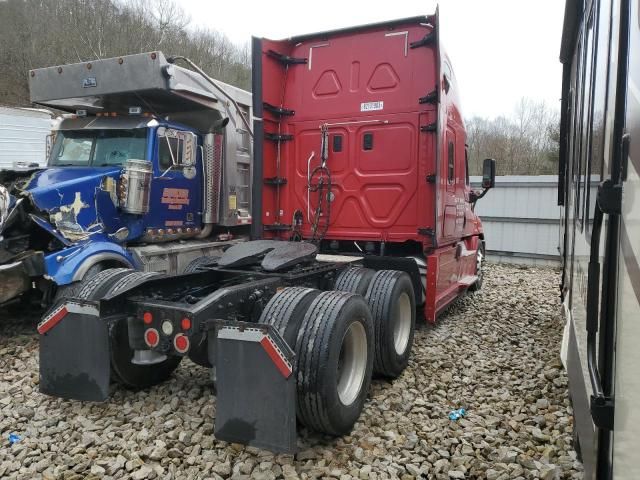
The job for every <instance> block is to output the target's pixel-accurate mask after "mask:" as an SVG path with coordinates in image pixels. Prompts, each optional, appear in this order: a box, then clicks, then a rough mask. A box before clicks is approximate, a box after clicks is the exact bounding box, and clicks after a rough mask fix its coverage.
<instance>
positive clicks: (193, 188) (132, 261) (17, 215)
mask: <svg viewBox="0 0 640 480" xmlns="http://www.w3.org/2000/svg"><path fill="white" fill-rule="evenodd" d="M177 60H180V61H182V63H186V64H187V65H189V66H190V67H191V69H189V68H184V67H181V66H178V65H177V64H176V61H177ZM29 86H30V93H31V101H32V102H33V103H34V104H37V105H41V106H44V107H47V108H51V109H55V110H59V111H62V112H65V113H63V114H62V115H61V121H60V122H59V124H58V126H57V128H56V129H55V130H54V132H53V133H52V147H51V151H50V156H49V159H48V161H47V166H46V168H37V169H33V170H29V171H10V170H4V171H0V305H5V304H8V303H10V302H14V301H16V300H17V299H19V298H21V297H24V296H25V295H26V294H30V295H33V294H36V296H37V298H38V300H39V301H40V302H41V303H42V304H43V305H47V304H50V303H51V301H52V300H53V299H54V298H59V297H61V296H71V295H73V294H74V293H75V291H74V289H75V288H77V285H78V284H79V282H80V281H81V280H86V279H87V278H88V277H90V276H92V275H95V274H96V273H97V272H99V271H101V270H104V269H106V268H113V267H124V268H135V269H138V270H141V271H145V272H149V275H153V273H152V272H165V273H181V272H184V271H185V270H189V268H192V267H190V264H192V263H193V262H194V260H195V261H196V262H197V261H199V260H198V259H201V258H202V257H206V256H207V255H212V254H215V253H219V252H221V251H222V250H223V249H224V248H225V247H227V246H228V245H229V244H231V243H234V242H237V241H239V240H242V239H243V238H244V236H245V235H246V234H247V233H248V228H249V225H250V223H251V211H250V204H251V198H250V196H251V190H250V188H249V185H250V184H251V181H250V179H251V169H252V152H251V146H252V142H251V136H252V132H251V128H250V120H251V118H252V111H251V94H250V93H249V92H246V91H244V90H241V89H238V88H235V87H233V86H230V85H227V84H224V83H221V82H218V81H215V80H213V79H211V78H210V77H208V76H207V75H206V74H205V73H204V72H202V70H200V69H199V68H198V67H197V66H196V65H194V64H193V63H192V62H190V61H189V60H188V59H184V58H182V57H177V58H167V57H165V56H164V55H163V54H162V52H149V53H143V54H137V55H129V56H123V57H117V58H110V59H102V60H96V61H91V62H83V63H77V64H72V65H62V66H54V67H48V68H41V69H35V70H31V71H30V72H29Z"/></svg>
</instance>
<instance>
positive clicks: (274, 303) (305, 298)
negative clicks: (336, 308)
mask: <svg viewBox="0 0 640 480" xmlns="http://www.w3.org/2000/svg"><path fill="white" fill-rule="evenodd" d="M318 295H320V290H315V289H313V288H300V287H288V288H285V289H283V290H281V291H279V292H278V293H276V294H275V295H274V296H273V297H271V300H269V303H267V306H266V307H264V310H263V311H262V315H261V316H260V320H259V322H260V323H266V324H269V325H273V326H274V327H275V328H276V330H278V333H279V334H280V336H282V338H283V339H284V340H285V341H286V342H287V344H288V345H289V346H290V347H291V349H292V350H294V349H295V347H296V339H297V338H298V331H299V330H300V325H301V324H302V320H303V319H304V315H305V313H307V310H308V309H309V305H311V302H313V301H314V300H315V298H316V297H317V296H318Z"/></svg>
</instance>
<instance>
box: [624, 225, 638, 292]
mask: <svg viewBox="0 0 640 480" xmlns="http://www.w3.org/2000/svg"><path fill="white" fill-rule="evenodd" d="M620 237H621V240H622V256H623V257H624V263H625V265H626V266H627V271H628V272H629V281H630V282H631V287H632V288H633V292H634V293H635V294H636V300H637V301H638V303H640V265H638V259H637V258H636V256H635V254H634V252H633V247H632V246H631V241H630V240H629V235H628V233H627V229H626V228H625V225H624V222H621V228H620Z"/></svg>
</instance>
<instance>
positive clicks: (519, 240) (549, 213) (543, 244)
mask: <svg viewBox="0 0 640 480" xmlns="http://www.w3.org/2000/svg"><path fill="white" fill-rule="evenodd" d="M481 179H482V178H481V177H479V176H478V177H471V179H470V180H471V185H472V186H473V187H474V188H479V187H480V181H481ZM557 198H558V177H557V176H556V175H537V176H515V175H514V176H503V177H496V187H495V188H494V189H492V190H490V191H489V192H488V193H487V195H486V196H485V197H484V198H482V199H481V200H479V201H478V203H477V204H476V212H477V213H478V214H479V215H480V217H481V218H482V224H483V226H484V232H485V239H486V247H487V253H488V255H489V257H490V258H491V259H494V260H499V261H505V262H512V263H550V264H555V263H557V262H559V260H560V257H559V253H558V245H559V232H560V229H559V226H560V207H559V206H558V205H557Z"/></svg>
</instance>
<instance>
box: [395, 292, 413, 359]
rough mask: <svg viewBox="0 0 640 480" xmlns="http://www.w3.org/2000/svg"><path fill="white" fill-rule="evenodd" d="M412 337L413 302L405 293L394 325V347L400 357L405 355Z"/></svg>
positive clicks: (400, 301) (399, 301)
mask: <svg viewBox="0 0 640 480" xmlns="http://www.w3.org/2000/svg"><path fill="white" fill-rule="evenodd" d="M410 335H411V300H409V295H407V294H406V293H403V294H402V295H400V298H399V299H398V316H397V318H396V321H395V324H394V325H393V346H394V348H395V350H396V353H397V354H398V355H403V354H404V352H405V351H406V350H407V345H409V336H410Z"/></svg>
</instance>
